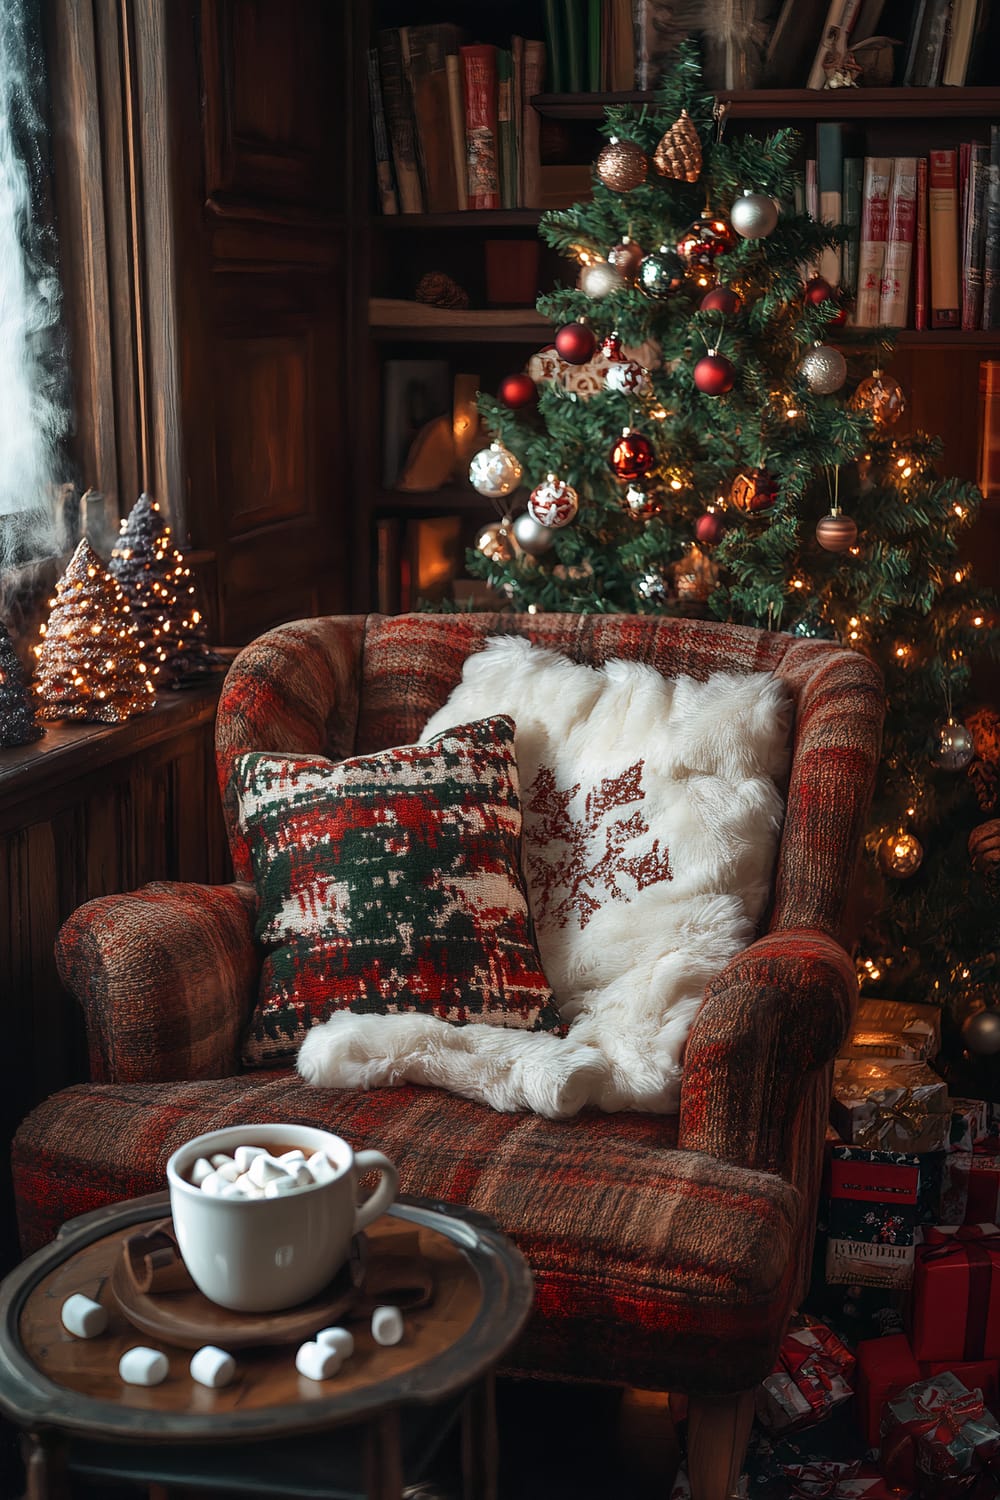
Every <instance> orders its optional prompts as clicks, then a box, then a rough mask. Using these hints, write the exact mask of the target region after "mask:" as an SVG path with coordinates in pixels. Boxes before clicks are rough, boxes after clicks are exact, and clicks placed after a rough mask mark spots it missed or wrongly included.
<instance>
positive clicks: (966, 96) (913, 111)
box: [531, 88, 1000, 123]
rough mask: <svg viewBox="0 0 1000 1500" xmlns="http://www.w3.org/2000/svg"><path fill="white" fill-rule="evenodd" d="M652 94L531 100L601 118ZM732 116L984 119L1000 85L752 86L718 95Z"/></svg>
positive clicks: (997, 108) (543, 111) (568, 116)
mask: <svg viewBox="0 0 1000 1500" xmlns="http://www.w3.org/2000/svg"><path fill="white" fill-rule="evenodd" d="M655 98H656V96H655V94H652V93H631V94H536V95H535V96H534V98H533V99H532V101H531V102H532V104H533V105H534V107H535V109H536V110H537V111H538V113H539V114H540V115H544V116H546V117H547V118H548V119H552V120H602V119H603V118H604V111H605V110H606V109H607V108H608V106H609V105H614V104H633V105H642V104H652V103H654V102H655ZM719 100H720V102H721V103H724V104H726V105H728V107H729V118H730V119H734V120H772V121H774V122H775V123H781V122H782V121H784V120H843V119H847V118H849V117H850V116H851V115H856V116H858V117H859V118H861V119H886V118H891V119H896V120H907V119H913V120H928V119H938V120H945V119H965V120H975V119H985V118H988V117H991V116H994V115H997V114H1000V88H968V89H965V88H962V89H958V88H935V89H902V88H890V89H754V90H751V91H749V92H744V93H722V94H720V95H719Z"/></svg>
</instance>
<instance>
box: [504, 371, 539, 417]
mask: <svg viewBox="0 0 1000 1500" xmlns="http://www.w3.org/2000/svg"><path fill="white" fill-rule="evenodd" d="M498 395H499V397H500V400H501V401H502V402H503V404H504V406H509V407H510V409H511V411H517V410H518V409H519V408H520V407H522V406H534V404H535V402H536V401H537V400H538V387H537V385H536V384H535V382H534V381H533V380H532V378H531V376H530V375H523V374H522V375H505V376H504V378H503V380H501V382H500V390H499V392H498Z"/></svg>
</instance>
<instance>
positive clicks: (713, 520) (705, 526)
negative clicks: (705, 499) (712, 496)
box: [694, 510, 726, 547]
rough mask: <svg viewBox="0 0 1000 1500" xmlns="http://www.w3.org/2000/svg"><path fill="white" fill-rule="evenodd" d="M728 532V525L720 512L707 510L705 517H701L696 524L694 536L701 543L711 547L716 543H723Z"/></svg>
mask: <svg viewBox="0 0 1000 1500" xmlns="http://www.w3.org/2000/svg"><path fill="white" fill-rule="evenodd" d="M725 530H726V523H725V522H724V521H723V519H722V517H721V516H720V515H719V513H718V511H714V510H707V511H706V512H705V514H704V515H703V516H699V517H698V519H697V521H695V523H694V534H695V536H696V537H697V538H698V540H699V542H704V543H705V545H706V546H707V547H710V546H712V545H713V543H715V542H721V540H722V538H723V536H724V534H725Z"/></svg>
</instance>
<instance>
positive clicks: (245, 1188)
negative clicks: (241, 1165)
mask: <svg viewBox="0 0 1000 1500" xmlns="http://www.w3.org/2000/svg"><path fill="white" fill-rule="evenodd" d="M233 1186H234V1187H238V1188H240V1189H241V1190H242V1192H244V1193H245V1194H246V1196H247V1197H248V1198H263V1196H264V1194H263V1193H262V1192H261V1190H260V1188H259V1187H258V1186H257V1184H256V1183H255V1182H254V1180H253V1178H252V1177H251V1176H250V1173H249V1172H244V1173H243V1176H242V1177H237V1179H236V1181H235V1182H234V1184H233Z"/></svg>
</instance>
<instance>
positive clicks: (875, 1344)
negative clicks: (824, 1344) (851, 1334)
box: [855, 1333, 921, 1448]
mask: <svg viewBox="0 0 1000 1500" xmlns="http://www.w3.org/2000/svg"><path fill="white" fill-rule="evenodd" d="M920 1373H921V1372H920V1368H919V1366H918V1364H917V1362H916V1360H915V1359H914V1358H913V1350H912V1349H911V1348H910V1341H909V1339H908V1338H907V1337H906V1334H905V1333H891V1334H889V1335H888V1336H887V1337H886V1338H884V1339H863V1340H862V1341H861V1343H860V1344H859V1345H858V1369H857V1382H856V1384H857V1402H856V1403H855V1410H856V1411H857V1416H858V1426H859V1427H860V1428H861V1432H862V1434H863V1436H864V1440H865V1446H866V1447H868V1448H877V1447H878V1441H879V1423H880V1422H881V1420H882V1408H883V1406H884V1405H885V1403H886V1402H887V1401H888V1399H889V1397H890V1396H896V1395H898V1394H899V1392H900V1391H905V1390H906V1388H907V1386H910V1385H915V1384H916V1383H917V1381H919V1379H920Z"/></svg>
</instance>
